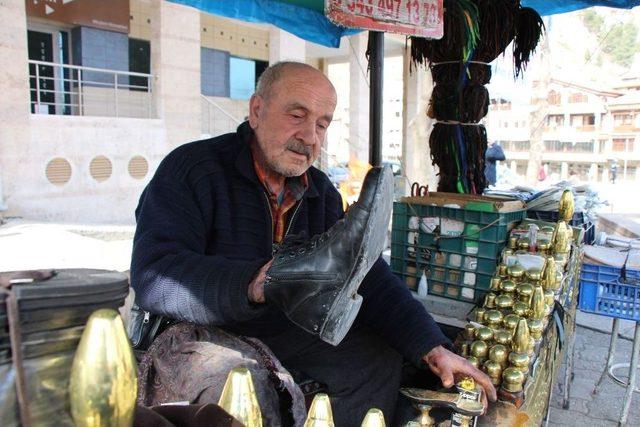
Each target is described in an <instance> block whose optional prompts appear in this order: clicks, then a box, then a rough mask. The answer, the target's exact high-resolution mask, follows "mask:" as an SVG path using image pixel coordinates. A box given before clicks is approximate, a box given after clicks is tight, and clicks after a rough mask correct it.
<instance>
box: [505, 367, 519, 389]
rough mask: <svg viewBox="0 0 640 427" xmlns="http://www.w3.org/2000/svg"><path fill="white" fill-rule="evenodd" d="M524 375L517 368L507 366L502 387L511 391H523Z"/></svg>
mask: <svg viewBox="0 0 640 427" xmlns="http://www.w3.org/2000/svg"><path fill="white" fill-rule="evenodd" d="M523 383H524V375H523V374H522V372H520V371H519V370H517V369H515V368H507V369H505V370H504V372H503V373H502V388H503V389H505V390H506V391H508V392H510V393H518V392H520V391H522V384H523Z"/></svg>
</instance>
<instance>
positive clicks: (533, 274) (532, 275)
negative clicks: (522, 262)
mask: <svg viewBox="0 0 640 427" xmlns="http://www.w3.org/2000/svg"><path fill="white" fill-rule="evenodd" d="M526 274H527V279H529V280H530V281H532V282H534V283H536V284H537V282H539V281H540V280H542V270H540V269H539V268H530V269H528V270H527V273H526Z"/></svg>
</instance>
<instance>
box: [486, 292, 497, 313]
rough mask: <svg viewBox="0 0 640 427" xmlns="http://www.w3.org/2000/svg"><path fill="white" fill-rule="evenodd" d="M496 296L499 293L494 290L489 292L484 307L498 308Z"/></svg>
mask: <svg viewBox="0 0 640 427" xmlns="http://www.w3.org/2000/svg"><path fill="white" fill-rule="evenodd" d="M496 296H497V295H496V294H494V293H493V292H489V293H488V294H487V296H486V297H485V298H484V307H485V308H488V309H493V308H496V306H495V300H496Z"/></svg>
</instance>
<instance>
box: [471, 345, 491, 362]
mask: <svg viewBox="0 0 640 427" xmlns="http://www.w3.org/2000/svg"><path fill="white" fill-rule="evenodd" d="M470 349H471V355H472V356H473V357H475V358H476V359H478V361H481V360H484V359H486V358H487V354H488V353H489V346H487V343H486V342H484V341H474V342H472V343H471V347H470Z"/></svg>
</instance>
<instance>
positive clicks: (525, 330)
mask: <svg viewBox="0 0 640 427" xmlns="http://www.w3.org/2000/svg"><path fill="white" fill-rule="evenodd" d="M528 350H529V326H528V325H527V321H526V320H525V319H520V321H519V322H518V327H517V328H516V332H515V333H514V334H513V351H515V352H516V353H521V354H523V353H528Z"/></svg>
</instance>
